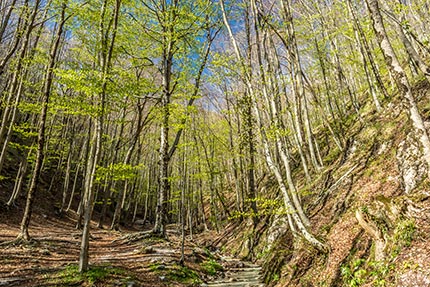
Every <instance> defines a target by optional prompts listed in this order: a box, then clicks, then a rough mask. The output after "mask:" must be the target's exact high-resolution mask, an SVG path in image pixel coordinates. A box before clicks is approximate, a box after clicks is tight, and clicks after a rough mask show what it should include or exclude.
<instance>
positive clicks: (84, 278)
mask: <svg viewBox="0 0 430 287" xmlns="http://www.w3.org/2000/svg"><path fill="white" fill-rule="evenodd" d="M123 274H125V270H123V269H119V268H115V267H112V266H93V267H90V268H89V270H88V271H87V272H84V273H80V272H79V268H78V266H77V265H68V266H66V267H65V268H64V269H63V270H59V271H58V272H56V273H54V274H50V275H47V276H46V277H47V279H48V282H49V283H50V284H53V285H54V286H76V285H78V284H79V285H81V284H85V286H94V285H95V284H96V283H98V282H101V281H104V280H106V279H108V278H109V277H111V276H112V275H123Z"/></svg>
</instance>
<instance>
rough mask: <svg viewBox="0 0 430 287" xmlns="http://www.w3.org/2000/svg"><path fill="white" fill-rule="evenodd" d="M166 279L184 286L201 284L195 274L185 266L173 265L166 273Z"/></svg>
mask: <svg viewBox="0 0 430 287" xmlns="http://www.w3.org/2000/svg"><path fill="white" fill-rule="evenodd" d="M167 277H168V279H169V280H171V281H174V282H180V283H185V284H193V285H195V284H200V283H202V280H201V279H200V277H199V275H198V274H197V272H196V271H194V270H192V269H190V268H189V267H187V266H180V265H174V266H173V267H172V268H171V269H169V271H168V272H167Z"/></svg>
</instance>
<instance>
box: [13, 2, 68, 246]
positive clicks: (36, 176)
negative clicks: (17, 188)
mask: <svg viewBox="0 0 430 287" xmlns="http://www.w3.org/2000/svg"><path fill="white" fill-rule="evenodd" d="M66 3H67V2H63V5H62V9H61V18H60V19H59V21H58V25H57V26H58V27H57V31H56V34H55V42H54V44H53V45H52V48H51V52H50V60H49V65H48V66H47V69H46V76H45V84H44V88H43V102H42V112H41V115H40V123H39V125H40V126H39V132H38V139H37V152H36V163H35V166H34V170H33V176H32V179H31V183H30V188H29V190H28V193H27V201H26V205H25V210H24V216H23V218H22V222H21V231H20V234H19V235H18V238H19V239H23V240H26V241H28V240H30V235H29V233H28V227H29V225H30V219H31V214H32V211H33V201H34V193H35V191H36V190H37V187H38V185H39V181H40V173H41V168H42V162H43V157H44V152H43V148H44V145H45V125H46V118H47V115H48V103H49V98H50V95H51V87H52V80H53V78H54V67H55V65H56V62H57V56H58V48H59V46H60V42H61V37H62V34H63V27H64V24H65V21H66V18H65V13H66V7H67V6H66V5H67V4H66Z"/></svg>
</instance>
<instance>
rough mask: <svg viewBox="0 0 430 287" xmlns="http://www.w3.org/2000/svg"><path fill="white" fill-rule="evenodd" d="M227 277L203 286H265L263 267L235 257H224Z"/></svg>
mask: <svg viewBox="0 0 430 287" xmlns="http://www.w3.org/2000/svg"><path fill="white" fill-rule="evenodd" d="M223 259H224V261H225V262H226V264H224V265H225V266H224V269H225V272H224V274H225V277H223V278H217V279H215V280H213V281H209V282H207V284H204V285H202V286H207V287H264V286H265V285H264V283H263V282H262V281H263V280H262V274H261V267H260V266H258V265H255V264H252V263H249V262H243V261H240V260H238V259H233V258H228V257H227V258H223Z"/></svg>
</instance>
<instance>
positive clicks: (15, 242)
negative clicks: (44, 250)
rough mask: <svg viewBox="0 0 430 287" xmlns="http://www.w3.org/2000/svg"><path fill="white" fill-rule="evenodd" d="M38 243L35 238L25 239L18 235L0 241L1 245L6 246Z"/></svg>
mask: <svg viewBox="0 0 430 287" xmlns="http://www.w3.org/2000/svg"><path fill="white" fill-rule="evenodd" d="M35 243H37V240H36V239H34V238H30V239H25V238H24V237H23V236H18V237H17V238H15V239H13V240H9V241H5V242H1V243H0V247H4V246H19V245H32V244H35Z"/></svg>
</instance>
